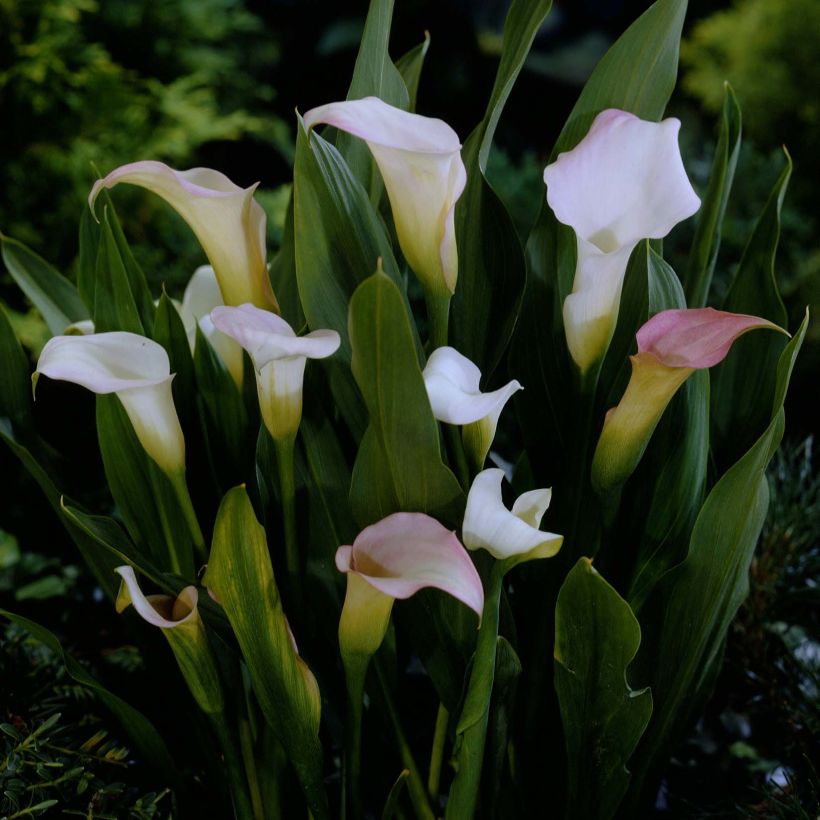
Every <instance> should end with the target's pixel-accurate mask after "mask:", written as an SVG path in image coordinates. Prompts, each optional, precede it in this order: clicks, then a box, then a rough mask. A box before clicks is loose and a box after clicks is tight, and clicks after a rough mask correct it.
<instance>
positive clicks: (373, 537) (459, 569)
mask: <svg viewBox="0 0 820 820" xmlns="http://www.w3.org/2000/svg"><path fill="white" fill-rule="evenodd" d="M336 568H337V569H338V570H339V571H340V572H344V573H346V574H347V595H346V596H345V603H344V608H343V610H342V617H341V621H340V623H339V642H340V645H341V649H342V654H343V657H345V656H347V657H349V656H353V655H364V656H370V655H372V654H373V653H374V652H375V651H376V650H377V649H378V648H379V646H380V645H381V642H382V639H383V638H384V633H385V631H386V630H387V625H388V622H389V620H390V612H391V609H392V607H393V601H394V600H395V599H396V598H409V597H410V596H411V595H415V593H416V592H418V591H419V590H420V589H424V588H425V587H435V588H436V589H440V590H442V591H444V592H447V593H449V594H450V595H452V596H453V597H454V598H457V599H458V600H459V601H461V602H462V603H463V604H465V606H468V607H470V609H472V610H473V611H474V612H475V613H476V614H477V615H478V616H479V618H480V617H481V611H482V609H483V606H484V590H483V588H482V586H481V579H480V578H479V576H478V572H476V568H475V567H474V566H473V562H472V561H471V560H470V557H469V555H468V554H467V552H466V551H465V550H464V547H462V545H461V543H460V542H459V540H458V538H456V536H455V535H454V533H452V532H451V531H450V530H448V529H446V528H445V527H443V526H442V525H441V524H440V523H439V522H438V521H436V520H435V519H434V518H431V517H430V516H429V515H424V514H423V513H393V514H392V515H388V516H387V518H383V519H382V520H381V521H379V522H377V523H376V524H372V525H371V526H369V527H366V528H365V529H364V530H362V531H361V532H360V533H359V535H358V536H357V537H356V540H355V541H354V542H353V544H352V546H342V547H339V549H338V550H337V551H336Z"/></svg>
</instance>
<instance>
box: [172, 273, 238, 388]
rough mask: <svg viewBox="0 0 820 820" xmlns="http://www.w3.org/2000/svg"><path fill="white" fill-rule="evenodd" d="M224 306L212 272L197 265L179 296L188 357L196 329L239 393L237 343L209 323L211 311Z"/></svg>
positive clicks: (192, 350)
mask: <svg viewBox="0 0 820 820" xmlns="http://www.w3.org/2000/svg"><path fill="white" fill-rule="evenodd" d="M224 304H225V302H224V300H223V299H222V291H221V290H220V289H219V282H218V281H217V279H216V274H215V273H214V269H213V268H212V267H211V266H210V265H200V267H198V268H197V269H196V270H195V271H194V275H193V276H192V277H191V278H190V279H189V280H188V284H187V285H186V286H185V292H184V293H183V294H182V303H181V304H180V305H179V307H178V310H179V315H180V318H181V319H182V324H183V327H184V328H185V332H186V334H187V335H188V344H189V345H190V347H191V353H193V352H194V348H195V347H196V329H197V327H199V329H200V331H202V335H203V336H205V338H206V339H207V340H208V342H209V343H210V345H211V347H213V349H214V350H215V351H216V352H217V355H218V356H219V358H220V359H222V361H223V362H224V363H225V367H226V368H227V369H228V372H229V373H230V374H231V378H232V379H233V380H234V383H235V384H236V386H237V387H238V388H239V389H240V390H241V389H242V380H243V374H244V356H243V353H242V347H241V345H239V343H238V342H237V341H236V340H235V339H232V338H231V337H230V336H226V335H225V334H224V333H222V331H220V330H217V329H216V326H215V325H214V323H213V321H212V319H211V311H212V310H213V309H214V308H215V307H221V306H223V305H224Z"/></svg>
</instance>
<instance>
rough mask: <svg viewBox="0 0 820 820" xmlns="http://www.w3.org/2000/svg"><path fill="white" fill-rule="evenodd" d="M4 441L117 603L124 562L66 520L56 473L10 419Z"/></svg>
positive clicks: (0, 423) (3, 423)
mask: <svg viewBox="0 0 820 820" xmlns="http://www.w3.org/2000/svg"><path fill="white" fill-rule="evenodd" d="M0 438H1V439H2V440H3V441H5V442H6V444H7V445H8V447H9V449H10V450H11V451H12V452H13V453H14V455H15V456H17V458H18V459H19V460H20V462H21V463H22V464H23V466H24V467H25V468H26V470H28V472H29V473H30V474H31V476H32V477H33V478H34V480H35V481H36V482H37V483H38V484H39V486H40V489H41V490H42V491H43V494H44V495H45V497H46V498H47V499H48V502H49V504H51V507H52V509H53V510H54V512H55V513H56V514H57V516H58V517H59V518H60V520H61V522H62V524H63V526H64V527H65V529H66V531H67V532H68V534H69V535H70V536H71V540H72V541H73V542H74V543H75V545H76V546H77V549H78V550H79V551H80V555H82V557H83V560H84V561H85V562H86V564H87V565H88V567H89V569H90V570H91V572H92V574H93V575H94V577H95V578H96V579H97V582H98V583H99V585H100V587H101V588H102V590H103V591H104V592H105V593H106V595H108V596H109V597H110V598H112V599H113V598H114V597H115V596H116V593H117V586H118V584H117V583H115V580H114V579H115V576H114V567H116V566H118V565H119V563H120V562H118V561H117V560H116V559H114V558H113V557H112V556H111V555H110V553H108V552H106V551H105V550H102V549H101V548H100V546H99V544H97V543H96V542H95V541H94V540H93V539H91V538H89V536H88V535H87V534H86V533H85V532H83V531H82V529H81V528H80V527H78V526H76V524H74V522H72V521H69V520H68V519H66V518H64V517H63V516H62V514H61V504H62V499H63V494H62V492H61V491H60V490H59V489H58V488H57V486H56V485H55V484H54V481H53V477H52V476H53V470H51V469H50V468H49V465H47V464H46V462H44V461H42V460H41V459H40V457H39V455H35V454H34V452H32V447H31V446H27V445H28V444H29V443H28V442H27V443H26V444H23V443H22V442H21V441H19V440H18V439H17V438H16V437H15V434H14V432H13V431H12V428H11V425H10V424H9V423H8V420H7V419H3V418H0Z"/></svg>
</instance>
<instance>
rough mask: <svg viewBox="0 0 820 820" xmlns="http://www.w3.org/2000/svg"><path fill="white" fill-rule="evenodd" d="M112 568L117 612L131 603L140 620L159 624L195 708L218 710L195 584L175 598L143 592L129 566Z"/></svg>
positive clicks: (215, 678)
mask: <svg viewBox="0 0 820 820" xmlns="http://www.w3.org/2000/svg"><path fill="white" fill-rule="evenodd" d="M114 571H115V572H116V573H117V574H118V575H119V576H120V578H122V584H121V585H120V591H119V594H118V595H117V601H116V607H117V612H122V611H123V610H125V609H126V608H127V607H129V606H132V605H133V607H134V609H135V610H136V611H137V613H138V614H139V615H140V617H141V618H142V619H143V620H144V621H147V622H148V623H149V624H152V625H153V626H157V627H159V628H160V629H161V630H162V634H163V635H164V636H165V638H166V640H167V641H168V643H169V645H170V647H171V649H172V650H173V653H174V656H175V657H176V660H177V663H178V664H179V668H180V670H181V671H182V674H183V676H184V677H185V682H186V683H187V684H188V688H189V689H190V690H191V694H192V695H193V696H194V699H195V700H196V702H197V703H198V704H199V707H200V708H201V709H202V711H203V712H206V713H207V714H215V713H218V712H221V711H222V709H223V707H224V700H223V695H222V686H221V684H220V682H219V673H218V672H217V668H216V663H215V662H214V658H213V655H212V654H211V649H210V647H209V645H208V638H207V636H206V635H205V626H204V624H203V623H202V619H201V618H200V617H199V610H198V601H199V594H198V592H197V589H196V587H194V586H188V587H185V589H183V590H182V592H180V593H179V595H178V596H177V597H176V598H174V597H172V596H171V595H144V594H143V592H142V590H141V589H140V586H139V583H138V582H137V577H136V575H135V574H134V570H133V568H132V567H129V566H122V567H117V568H116V570H114Z"/></svg>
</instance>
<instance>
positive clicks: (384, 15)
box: [328, 0, 410, 202]
mask: <svg viewBox="0 0 820 820" xmlns="http://www.w3.org/2000/svg"><path fill="white" fill-rule="evenodd" d="M392 19H393V0H370V8H369V9H368V12H367V19H366V20H365V24H364V31H363V32H362V42H361V45H360V46H359V53H358V55H357V57H356V66H355V67H354V69H353V79H352V80H351V82H350V89H349V90H348V92H347V99H348V100H359V99H361V98H362V97H370V96H373V97H379V99H382V100H384V102H386V103H390V105H394V106H396V107H397V108H403V109H405V110H407V107H408V105H409V102H410V98H409V95H408V93H407V87H406V86H405V84H404V80H403V79H402V76H401V74H400V73H399V70H398V69H397V68H396V66H395V65H393V61H392V60H391V59H390V55H389V54H388V51H387V49H388V45H389V43H390V26H391V22H392ZM328 102H330V100H328ZM336 147H337V148H338V149H339V152H340V153H341V155H342V156H343V157H344V158H345V160H347V164H348V165H349V166H350V169H351V170H352V172H353V174H354V176H355V177H356V179H357V180H359V182H361V183H362V184H363V185H365V186H366V187H367V189H368V190H370V191H372V192H373V201H374V202H376V201H378V195H379V194H380V191H381V178H380V177H379V175H378V172H377V171H376V169H375V163H374V162H373V161H372V158H371V156H370V151H369V150H368V148H367V146H366V145H365V144H364V142H363V141H362V140H361V139H358V138H357V137H354V136H352V135H351V134H346V133H345V132H344V131H341V132H339V133H338V135H337V138H336Z"/></svg>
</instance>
